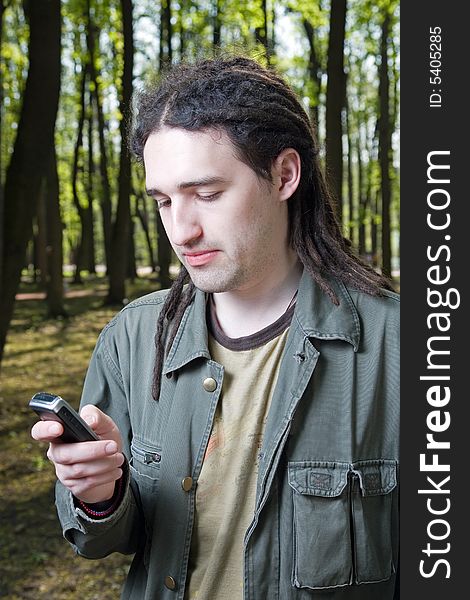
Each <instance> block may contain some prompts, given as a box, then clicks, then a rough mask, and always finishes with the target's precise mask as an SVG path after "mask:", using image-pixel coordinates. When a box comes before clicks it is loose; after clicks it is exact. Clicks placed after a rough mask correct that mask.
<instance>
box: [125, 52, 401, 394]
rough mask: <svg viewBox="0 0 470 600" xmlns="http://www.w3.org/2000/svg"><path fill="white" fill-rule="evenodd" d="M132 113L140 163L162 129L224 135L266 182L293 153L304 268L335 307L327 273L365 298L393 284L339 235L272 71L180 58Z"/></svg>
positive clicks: (168, 308) (304, 119) (176, 311)
mask: <svg viewBox="0 0 470 600" xmlns="http://www.w3.org/2000/svg"><path fill="white" fill-rule="evenodd" d="M135 115H136V116H135V119H134V122H135V126H134V129H133V131H132V134H131V139H130V143H131V149H132V151H133V153H134V154H135V156H136V157H137V159H138V160H140V161H143V150H144V146H145V143H146V141H147V139H148V137H149V136H150V135H151V134H152V133H156V132H158V131H159V130H160V129H161V128H163V127H174V128H179V129H185V130H187V131H204V130H214V129H215V130H219V131H222V132H225V134H226V135H227V136H228V138H229V139H230V141H231V142H232V144H233V146H234V148H235V150H236V152H237V156H238V158H239V159H240V160H241V161H242V162H244V163H245V164H246V165H247V166H249V167H250V168H251V169H252V170H253V171H254V172H255V173H256V174H257V175H258V177H260V178H262V179H264V180H266V181H269V182H272V178H271V167H272V164H273V161H274V160H275V159H276V158H277V156H278V155H279V154H280V152H282V150H284V149H285V148H294V149H295V150H297V152H298V153H299V155H300V158H301V180H300V183H299V186H298V188H297V190H296V192H295V193H294V194H293V196H292V197H291V198H290V199H289V201H288V218H289V242H290V244H291V246H292V247H293V248H294V249H295V250H296V252H297V254H298V257H299V260H300V261H301V262H302V264H303V265H304V268H305V269H306V270H307V271H308V273H309V274H310V275H311V277H312V278H313V279H314V280H315V281H316V282H317V284H318V285H319V286H320V288H321V289H322V290H323V291H324V292H325V293H326V294H327V295H328V296H329V297H330V299H331V300H332V302H333V303H335V304H339V300H338V298H337V296H336V294H335V292H334V289H333V287H332V286H331V285H330V283H329V281H328V276H333V277H334V278H337V279H339V280H340V281H342V282H344V283H345V284H348V285H350V286H352V287H354V288H356V289H358V290H360V291H363V292H365V293H367V294H371V295H379V294H380V288H381V287H383V288H386V289H392V288H391V285H390V283H389V281H388V280H387V279H385V278H384V277H383V276H382V275H380V274H379V273H377V272H375V271H374V270H373V269H372V268H371V267H370V266H368V265H366V264H365V263H363V262H362V261H361V260H360V259H359V258H358V257H357V256H355V255H354V254H353V252H352V250H351V247H350V243H349V241H348V240H346V239H345V238H344V237H343V235H342V233H341V230H340V226H339V223H338V220H337V217H336V214H335V211H334V202H333V199H332V197H331V195H330V193H329V190H328V188H327V185H326V182H325V179H324V177H323V174H322V172H321V169H320V164H319V159H318V148H317V140H316V135H315V133H314V129H313V125H312V123H311V122H310V120H309V118H308V116H307V113H306V112H305V110H304V109H303V107H302V105H301V103H300V102H299V100H298V99H297V96H296V95H295V93H294V92H293V90H292V89H291V88H290V87H289V85H288V84H287V83H286V82H285V81H284V79H283V78H282V77H280V75H279V74H277V73H276V72H275V71H274V70H272V69H271V68H264V67H262V66H261V65H260V64H259V63H257V62H256V61H254V60H252V59H249V58H245V57H238V56H237V57H229V58H224V57H219V58H214V59H206V60H202V61H199V62H197V63H194V64H185V63H182V64H179V65H177V66H174V67H172V68H171V70H170V71H169V72H168V73H167V74H166V76H165V77H164V78H163V79H162V80H161V81H160V82H159V83H158V84H157V85H156V86H151V87H149V88H147V89H146V90H144V91H142V92H140V94H139V96H138V98H137V103H136V113H135ZM188 278H189V275H188V272H187V271H186V269H185V268H184V267H182V268H181V271H180V274H179V277H178V278H177V279H176V281H175V282H174V284H173V286H172V287H171V290H170V292H169V294H168V295H167V297H166V300H165V302H164V305H163V308H162V311H161V313H160V315H159V318H158V322H157V331H156V335H155V345H156V351H157V353H156V362H155V367H154V378H153V386H152V394H153V397H154V398H155V399H158V396H159V393H160V384H161V371H162V365H163V358H164V341H163V340H164V338H165V323H166V324H167V325H169V324H170V323H171V322H173V323H172V328H171V332H170V333H169V335H168V343H167V348H168V350H169V349H170V348H171V346H172V343H173V341H174V338H175V335H176V332H177V330H178V327H179V324H180V322H181V319H182V317H183V314H184V311H185V310H186V308H187V307H188V306H189V304H190V303H191V301H192V298H193V296H194V292H195V286H194V284H193V283H192V282H191V281H189V285H188V286H187V287H186V289H185V288H184V284H185V282H186V281H187V280H188Z"/></svg>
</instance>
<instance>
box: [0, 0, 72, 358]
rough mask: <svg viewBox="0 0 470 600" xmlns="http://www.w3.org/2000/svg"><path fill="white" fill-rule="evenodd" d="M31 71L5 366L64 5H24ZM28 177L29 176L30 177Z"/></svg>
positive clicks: (14, 207) (11, 171)
mask: <svg viewBox="0 0 470 600" xmlns="http://www.w3.org/2000/svg"><path fill="white" fill-rule="evenodd" d="M24 8H25V12H26V15H27V17H28V20H29V26H30V39H29V52H28V57H29V69H28V77H27V80H26V86H25V90H24V94H23V105H22V109H21V115H20V119H19V123H18V129H17V136H16V140H15V144H14V149H13V153H12V156H11V160H10V163H9V165H8V169H7V173H6V179H5V213H4V243H3V272H2V280H1V282H0V361H1V358H2V356H3V351H4V347H5V342H6V336H7V331H8V327H9V324H10V320H11V317H12V314H13V306H14V302H15V294H16V291H17V289H18V285H19V283H20V277H21V270H22V267H23V264H24V259H25V252H26V246H27V244H28V241H29V240H30V238H31V234H32V220H33V217H34V215H35V214H36V211H37V202H38V198H39V193H40V187H41V181H42V179H43V177H44V174H45V172H46V168H47V161H48V160H49V154H48V152H47V151H46V152H45V149H48V148H51V147H52V145H53V136H54V127H55V120H56V114H57V107H58V103H59V93H60V68H61V62H60V55H61V16H60V0H43V1H42V2H25V4H24ZM25 174H27V176H26V177H25Z"/></svg>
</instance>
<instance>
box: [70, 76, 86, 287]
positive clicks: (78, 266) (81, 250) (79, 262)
mask: <svg viewBox="0 0 470 600" xmlns="http://www.w3.org/2000/svg"><path fill="white" fill-rule="evenodd" d="M86 72H87V69H83V70H82V78H81V81H80V114H79V117H78V125H77V138H76V140H75V148H74V152H73V163H72V197H73V203H74V205H75V208H76V209H77V213H78V216H79V219H80V230H81V232H80V238H79V241H78V243H77V246H76V249H75V253H74V254H75V276H74V283H82V277H81V272H82V270H83V269H84V268H85V259H86V257H85V243H86V223H85V221H86V216H85V209H84V208H83V207H82V205H81V203H80V198H79V196H78V172H79V162H80V150H81V148H82V145H83V125H84V123H85V86H86Z"/></svg>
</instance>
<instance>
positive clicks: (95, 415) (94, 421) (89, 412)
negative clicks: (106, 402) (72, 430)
mask: <svg viewBox="0 0 470 600" xmlns="http://www.w3.org/2000/svg"><path fill="white" fill-rule="evenodd" d="M80 416H81V417H82V419H83V420H84V421H86V422H87V423H88V425H90V427H91V428H92V429H93V430H94V431H95V433H97V434H98V435H99V436H100V437H101V438H103V439H108V440H109V439H111V440H116V441H117V442H118V444H119V449H121V443H120V441H121V434H120V433H119V429H118V428H117V426H116V423H115V422H114V421H113V420H112V419H111V417H109V416H108V415H107V414H105V413H104V412H103V411H102V410H100V409H99V408H98V407H96V406H93V404H87V405H86V406H84V407H83V408H82V409H81V411H80Z"/></svg>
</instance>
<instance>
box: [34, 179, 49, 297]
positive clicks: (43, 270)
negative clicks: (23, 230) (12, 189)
mask: <svg viewBox="0 0 470 600" xmlns="http://www.w3.org/2000/svg"><path fill="white" fill-rule="evenodd" d="M46 203H47V187H46V179H45V178H44V179H43V180H42V183H41V189H40V191H39V195H38V206H37V212H36V227H33V229H35V232H34V249H35V260H34V262H35V269H34V270H35V272H37V271H39V281H40V282H41V287H42V288H43V289H44V290H45V289H46V285H47V276H48V270H47V254H46V252H47V250H46V247H47V216H46Z"/></svg>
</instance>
